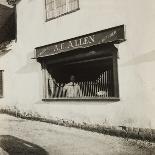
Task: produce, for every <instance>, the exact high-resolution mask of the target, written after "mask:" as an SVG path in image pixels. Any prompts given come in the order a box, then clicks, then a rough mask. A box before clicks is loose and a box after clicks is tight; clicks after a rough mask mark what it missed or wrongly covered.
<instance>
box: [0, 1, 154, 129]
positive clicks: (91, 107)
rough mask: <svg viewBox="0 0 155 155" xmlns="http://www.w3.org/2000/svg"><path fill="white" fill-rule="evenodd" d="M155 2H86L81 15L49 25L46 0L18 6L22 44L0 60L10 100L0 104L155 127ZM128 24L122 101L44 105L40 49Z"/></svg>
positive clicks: (121, 65)
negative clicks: (37, 53) (37, 55)
mask: <svg viewBox="0 0 155 155" xmlns="http://www.w3.org/2000/svg"><path fill="white" fill-rule="evenodd" d="M154 10H155V1H154V0H149V1H144V0H134V1H133V0H125V1H124V0H117V2H116V0H108V1H107V0H102V1H101V0H93V1H91V2H90V1H89V0H80V10H79V11H77V12H74V13H71V14H68V15H65V16H62V17H60V18H57V19H54V20H51V21H49V22H45V10H44V0H40V1H38V0H22V1H20V3H18V5H17V21H18V23H17V26H18V27H17V30H18V31H17V43H14V44H13V49H12V51H11V52H9V53H7V54H6V55H4V56H2V57H0V67H1V68H2V69H4V80H5V81H4V86H5V88H4V98H3V99H0V103H4V104H11V105H16V106H18V107H20V108H21V109H31V110H32V111H38V112H39V113H42V114H43V115H48V116H53V117H59V118H65V119H73V120H75V121H85V122H91V123H110V124H114V125H127V126H138V127H151V128H155V114H154V109H155V103H154V94H155V82H154V79H155V73H154V67H155V44H154V42H155V29H154V27H155V20H153V19H155V12H154ZM122 24H124V25H125V26H126V39H127V41H126V42H124V43H121V44H120V45H119V47H118V49H119V59H118V70H119V87H120V98H121V100H120V102H112V103H106V102H51V103H50V102H48V103H46V102H42V101H41V99H42V72H41V66H40V64H39V63H38V62H37V61H36V60H35V59H31V58H32V57H34V48H35V47H39V46H42V45H47V44H51V43H54V42H58V41H62V40H65V39H69V38H73V37H77V36H80V35H84V34H87V33H91V32H95V31H99V30H103V29H106V28H111V27H114V26H117V25H122Z"/></svg>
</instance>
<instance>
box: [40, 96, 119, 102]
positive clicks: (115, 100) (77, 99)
mask: <svg viewBox="0 0 155 155" xmlns="http://www.w3.org/2000/svg"><path fill="white" fill-rule="evenodd" d="M42 101H46V102H51V101H113V102H118V101H120V98H118V97H111V98H101V97H94V98H92V97H87V98H86V97H85V98H44V99H42Z"/></svg>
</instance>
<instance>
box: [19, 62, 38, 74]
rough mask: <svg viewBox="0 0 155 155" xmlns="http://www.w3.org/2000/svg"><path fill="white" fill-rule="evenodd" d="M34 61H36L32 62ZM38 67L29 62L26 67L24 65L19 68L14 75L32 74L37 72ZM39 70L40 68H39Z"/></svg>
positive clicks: (34, 63)
mask: <svg viewBox="0 0 155 155" xmlns="http://www.w3.org/2000/svg"><path fill="white" fill-rule="evenodd" d="M34 61H36V60H34ZM38 65H39V63H38V64H37V63H36V62H29V63H27V64H26V65H24V66H23V67H21V68H20V69H19V70H18V71H17V72H16V73H18V74H27V73H34V72H37V71H38V68H39V67H38ZM40 70H41V68H40Z"/></svg>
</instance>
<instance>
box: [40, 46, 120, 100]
mask: <svg viewBox="0 0 155 155" xmlns="http://www.w3.org/2000/svg"><path fill="white" fill-rule="evenodd" d="M42 64H43V70H44V86H45V87H44V98H45V99H73V98H74V99H118V98H119V88H118V71H117V48H116V47H115V46H114V45H113V44H103V45H98V46H93V47H89V48H85V49H77V50H74V51H70V52H67V53H61V54H57V55H55V56H52V57H48V58H46V59H44V61H43V62H42ZM72 76H74V84H73V82H72V81H71V79H70V78H71V77H72ZM66 88H67V89H66ZM67 91H70V92H67ZM74 92H75V93H74ZM67 93H70V94H69V95H67Z"/></svg>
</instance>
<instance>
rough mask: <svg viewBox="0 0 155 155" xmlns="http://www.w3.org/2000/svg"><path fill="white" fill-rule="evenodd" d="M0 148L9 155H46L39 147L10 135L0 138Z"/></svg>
mask: <svg viewBox="0 0 155 155" xmlns="http://www.w3.org/2000/svg"><path fill="white" fill-rule="evenodd" d="M0 147H1V148H2V149H3V150H4V151H5V152H7V153H8V154H9V155H48V153H47V152H46V151H45V150H44V149H43V148H41V147H40V146H38V145H36V144H32V143H30V142H27V141H25V140H22V139H19V138H17V137H14V136H10V135H1V136H0Z"/></svg>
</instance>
